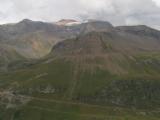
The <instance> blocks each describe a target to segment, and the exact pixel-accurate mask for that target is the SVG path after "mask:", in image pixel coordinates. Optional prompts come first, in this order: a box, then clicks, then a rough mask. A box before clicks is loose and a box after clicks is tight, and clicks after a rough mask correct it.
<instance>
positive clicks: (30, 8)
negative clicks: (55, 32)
mask: <svg viewBox="0 0 160 120" xmlns="http://www.w3.org/2000/svg"><path fill="white" fill-rule="evenodd" d="M25 18H28V19H31V20H36V21H37V20H38V21H47V22H54V21H57V20H60V19H76V20H81V21H82V20H86V19H97V20H106V21H109V22H111V23H112V24H113V25H115V26H117V25H138V24H144V25H148V26H151V27H154V28H157V29H160V0H0V24H5V23H14V22H18V21H21V20H22V19H25Z"/></svg>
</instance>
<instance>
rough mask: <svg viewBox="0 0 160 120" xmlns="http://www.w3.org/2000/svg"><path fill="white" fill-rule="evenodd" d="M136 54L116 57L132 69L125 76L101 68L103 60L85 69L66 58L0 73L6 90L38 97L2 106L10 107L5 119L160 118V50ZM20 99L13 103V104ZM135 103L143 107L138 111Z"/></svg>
mask: <svg viewBox="0 0 160 120" xmlns="http://www.w3.org/2000/svg"><path fill="white" fill-rule="evenodd" d="M134 58H135V59H134V60H131V59H126V60H125V61H123V60H122V61H119V62H117V61H116V63H117V64H118V65H119V67H122V66H123V67H124V69H127V71H128V72H127V73H124V74H115V73H114V72H113V73H112V72H111V71H110V70H107V69H103V68H101V67H98V65H101V64H102V61H100V60H96V65H95V63H94V65H93V63H92V64H89V65H88V66H94V71H92V72H91V70H90V68H86V69H85V70H81V67H82V66H83V64H84V63H83V64H80V65H79V66H77V64H76V65H75V64H74V62H73V63H72V62H71V61H68V60H64V59H57V60H53V61H50V62H49V61H47V62H43V63H41V64H36V65H33V66H32V67H29V68H26V69H23V70H18V71H15V72H11V73H3V74H1V75H0V83H1V84H0V87H1V91H3V90H5V91H6V90H8V91H14V94H21V95H26V96H34V97H35V98H36V99H35V98H30V99H31V101H30V102H29V103H28V104H25V105H24V106H19V107H16V108H9V109H5V108H4V109H3V107H6V106H1V107H2V109H1V110H4V111H2V112H1V114H0V119H2V120H8V119H11V117H13V119H15V120H32V119H33V120H41V119H42V120H53V119H58V120H64V119H65V120H72V119H74V120H92V119H96V120H108V119H110V120H117V119H119V120H137V119H138V120H143V119H144V120H158V119H159V118H160V116H159V115H158V110H157V109H158V108H159V105H160V102H159V101H160V97H159V94H160V75H159V72H160V69H159V67H158V66H159V64H160V57H159V54H155V53H154V54H147V55H146V54H141V55H136V56H135V57H134ZM113 60H115V59H114V58H113ZM116 60H117V59H116ZM90 62H91V61H90ZM90 62H89V63H90ZM126 63H127V64H126ZM85 66H86V64H85ZM82 68H83V67H82ZM91 69H93V68H91ZM75 71H76V72H75ZM77 73H78V74H77ZM38 98H41V99H38ZM48 100H49V101H48ZM57 101H60V102H57ZM61 101H62V102H61ZM14 102H15V101H11V103H12V104H15V103H14ZM79 103H85V104H84V105H83V104H79ZM16 104H18V103H16ZM88 104H92V105H94V104H96V105H99V106H96V107H95V106H92V105H88ZM103 106H105V107H103ZM107 106H108V107H107ZM109 106H110V107H109ZM133 106H134V107H135V108H136V107H137V108H139V109H132V108H133ZM152 107H154V108H157V109H152ZM143 108H145V109H147V110H143ZM151 111H152V112H151Z"/></svg>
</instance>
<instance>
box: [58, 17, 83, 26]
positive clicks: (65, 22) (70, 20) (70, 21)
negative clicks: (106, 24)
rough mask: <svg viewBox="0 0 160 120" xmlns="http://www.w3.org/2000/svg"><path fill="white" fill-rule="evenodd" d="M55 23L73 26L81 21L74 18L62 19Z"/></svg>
mask: <svg viewBox="0 0 160 120" xmlns="http://www.w3.org/2000/svg"><path fill="white" fill-rule="evenodd" d="M55 24H57V25H61V26H71V25H77V24H81V22H79V21H76V20H73V19H62V20H60V21H58V22H56V23H55Z"/></svg>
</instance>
